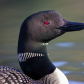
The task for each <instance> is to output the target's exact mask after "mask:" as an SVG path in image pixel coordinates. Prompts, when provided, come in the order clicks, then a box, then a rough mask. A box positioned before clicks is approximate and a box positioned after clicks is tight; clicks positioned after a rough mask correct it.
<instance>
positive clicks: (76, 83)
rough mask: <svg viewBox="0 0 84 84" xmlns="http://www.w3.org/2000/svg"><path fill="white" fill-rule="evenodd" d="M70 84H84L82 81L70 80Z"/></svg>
mask: <svg viewBox="0 0 84 84" xmlns="http://www.w3.org/2000/svg"><path fill="white" fill-rule="evenodd" d="M69 84H84V82H81V81H72V80H70V81H69Z"/></svg>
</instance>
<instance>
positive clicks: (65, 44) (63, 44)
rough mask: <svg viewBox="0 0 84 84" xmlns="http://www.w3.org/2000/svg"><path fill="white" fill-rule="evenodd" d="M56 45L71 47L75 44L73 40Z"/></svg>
mask: <svg viewBox="0 0 84 84" xmlns="http://www.w3.org/2000/svg"><path fill="white" fill-rule="evenodd" d="M55 45H56V46H60V47H73V46H74V45H75V43H74V42H61V43H56V44H55Z"/></svg>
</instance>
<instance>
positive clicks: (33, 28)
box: [18, 10, 84, 53]
mask: <svg viewBox="0 0 84 84" xmlns="http://www.w3.org/2000/svg"><path fill="white" fill-rule="evenodd" d="M81 29H84V23H77V22H70V21H66V20H65V19H64V18H63V17H62V16H61V15H60V14H59V13H58V12H57V11H54V10H49V11H41V12H38V13H35V14H32V15H31V16H29V17H27V18H26V19H25V20H24V22H23V24H22V26H21V30H20V35H19V44H18V46H19V47H18V53H21V52H23V51H24V50H25V49H23V50H22V51H21V48H22V46H23V48H25V47H24V46H27V45H26V43H27V42H28V41H35V42H38V43H47V42H49V41H51V40H52V39H54V38H56V37H58V36H60V35H62V34H64V33H65V32H69V31H77V30H81ZM19 48H20V49H19Z"/></svg>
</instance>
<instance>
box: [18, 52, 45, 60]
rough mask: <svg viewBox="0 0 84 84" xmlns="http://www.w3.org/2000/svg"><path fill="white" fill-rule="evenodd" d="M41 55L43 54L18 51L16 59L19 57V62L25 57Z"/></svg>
mask: <svg viewBox="0 0 84 84" xmlns="http://www.w3.org/2000/svg"><path fill="white" fill-rule="evenodd" d="M42 56H44V54H41V53H32V52H28V53H19V54H18V59H19V62H24V61H26V60H27V59H30V58H32V57H42Z"/></svg>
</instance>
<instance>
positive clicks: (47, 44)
mask: <svg viewBox="0 0 84 84" xmlns="http://www.w3.org/2000/svg"><path fill="white" fill-rule="evenodd" d="M39 44H40V45H48V43H39Z"/></svg>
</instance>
